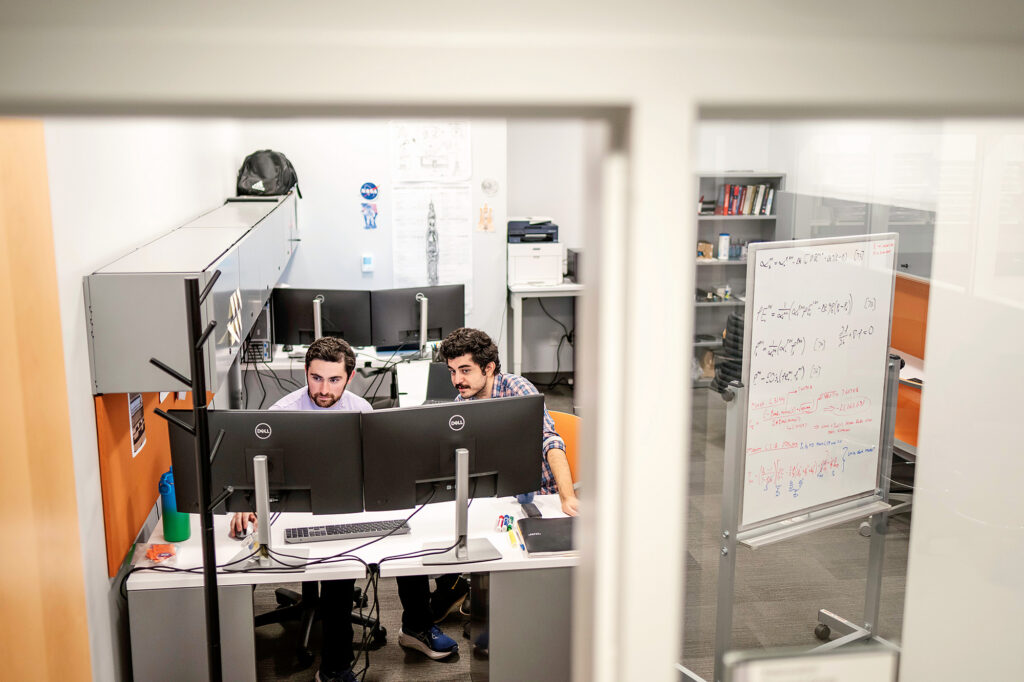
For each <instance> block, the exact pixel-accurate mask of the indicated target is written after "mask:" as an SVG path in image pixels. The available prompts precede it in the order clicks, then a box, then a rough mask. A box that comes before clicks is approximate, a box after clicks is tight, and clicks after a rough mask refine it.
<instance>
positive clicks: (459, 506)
mask: <svg viewBox="0 0 1024 682" xmlns="http://www.w3.org/2000/svg"><path fill="white" fill-rule="evenodd" d="M468 532H469V450H467V449H466V448H456V450H455V537H456V538H457V539H458V541H459V544H458V545H456V547H455V556H456V557H457V558H459V559H466V558H467V556H468V549H467V547H466V535H467V533H468Z"/></svg>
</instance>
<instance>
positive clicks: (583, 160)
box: [508, 119, 608, 372]
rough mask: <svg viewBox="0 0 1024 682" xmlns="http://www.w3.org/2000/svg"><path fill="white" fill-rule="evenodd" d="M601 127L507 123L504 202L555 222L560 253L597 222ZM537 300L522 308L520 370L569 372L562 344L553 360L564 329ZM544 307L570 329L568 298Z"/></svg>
mask: <svg viewBox="0 0 1024 682" xmlns="http://www.w3.org/2000/svg"><path fill="white" fill-rule="evenodd" d="M607 135H608V130H607V125H606V124H605V123H603V122H600V121H587V120H583V119H547V120H538V119H512V120H510V121H509V124H508V178H509V187H508V204H509V215H510V216H548V217H550V218H551V219H552V220H553V221H554V222H555V223H556V224H557V225H558V241H559V242H560V243H561V244H562V255H563V259H564V257H565V249H567V248H583V247H584V241H585V239H584V234H585V232H586V229H587V227H588V225H589V226H593V225H598V224H600V221H601V210H600V202H601V196H602V192H601V186H600V185H601V182H600V170H601V162H602V160H603V159H604V158H605V155H606V153H607V145H608V138H607ZM538 301H539V299H538V300H534V299H530V300H528V301H526V304H525V305H524V307H523V371H524V372H554V371H555V370H556V369H558V370H559V371H563V372H564V371H572V369H573V355H574V353H573V350H572V348H571V347H570V346H569V344H568V343H563V344H562V350H561V352H560V353H559V354H558V357H557V359H556V357H555V352H556V350H557V348H558V342H559V339H560V338H561V337H562V334H563V333H564V330H563V328H562V327H561V326H560V325H559V324H558V322H555V321H553V320H552V319H550V318H549V317H548V316H547V315H546V314H545V313H544V311H543V309H542V308H541V305H540V303H539V302H538ZM544 307H545V308H546V309H547V312H548V313H550V314H551V315H552V317H554V318H555V319H557V320H558V321H559V322H561V323H562V324H563V325H565V328H567V329H569V330H572V329H573V327H574V325H575V324H576V320H575V318H574V315H573V307H574V306H573V300H572V299H567V298H548V299H544Z"/></svg>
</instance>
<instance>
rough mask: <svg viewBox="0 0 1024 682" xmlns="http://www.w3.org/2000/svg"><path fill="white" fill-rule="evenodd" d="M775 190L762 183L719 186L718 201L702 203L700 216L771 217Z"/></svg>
mask: <svg viewBox="0 0 1024 682" xmlns="http://www.w3.org/2000/svg"><path fill="white" fill-rule="evenodd" d="M774 198H775V188H774V187H772V186H770V185H768V184H765V183H762V184H758V185H736V184H733V183H730V182H726V183H723V184H721V185H719V186H718V189H717V199H716V200H714V201H701V202H700V207H699V213H700V215H744V216H758V215H771V213H772V202H773V199H774Z"/></svg>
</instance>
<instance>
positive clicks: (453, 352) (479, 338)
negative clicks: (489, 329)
mask: <svg viewBox="0 0 1024 682" xmlns="http://www.w3.org/2000/svg"><path fill="white" fill-rule="evenodd" d="M466 353H469V354H470V355H472V356H473V362H475V363H476V364H477V365H479V367H480V369H481V370H485V369H486V368H487V363H489V362H493V363H494V373H495V374H498V373H500V372H501V360H500V359H498V347H497V346H495V345H494V342H493V341H491V337H489V336H487V334H485V333H484V332H482V331H480V330H479V329H467V328H466V327H460V328H458V329H456V330H455V331H453V332H452V333H451V334H449V335H448V338H446V339H445V340H444V341H442V342H441V347H440V349H439V354H440V356H441V359H442V360H444V361H445V362H447V361H449V360H454V359H455V358H457V357H459V356H461V355H465V354H466Z"/></svg>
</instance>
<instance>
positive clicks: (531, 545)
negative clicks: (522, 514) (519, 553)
mask: <svg viewBox="0 0 1024 682" xmlns="http://www.w3.org/2000/svg"><path fill="white" fill-rule="evenodd" d="M516 525H518V526H519V533H520V534H521V535H522V538H523V544H525V545H526V555H527V556H531V557H534V556H564V555H569V554H575V553H576V550H575V549H574V548H573V526H574V523H573V519H572V517H570V516H564V517H559V518H547V519H545V518H541V517H536V518H530V517H526V518H522V519H519V520H517V521H516Z"/></svg>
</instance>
